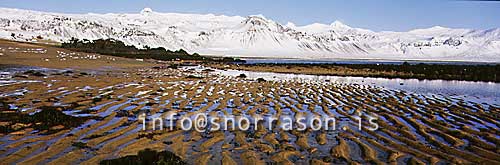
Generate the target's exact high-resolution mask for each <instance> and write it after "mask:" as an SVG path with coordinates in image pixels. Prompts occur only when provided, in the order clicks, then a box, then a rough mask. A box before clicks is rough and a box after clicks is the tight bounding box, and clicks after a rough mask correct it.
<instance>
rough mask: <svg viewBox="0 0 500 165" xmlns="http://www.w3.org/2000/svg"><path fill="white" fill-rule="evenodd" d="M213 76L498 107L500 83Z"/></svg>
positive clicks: (248, 73)
mask: <svg viewBox="0 0 500 165" xmlns="http://www.w3.org/2000/svg"><path fill="white" fill-rule="evenodd" d="M201 68H203V67H201ZM201 68H199V69H201ZM214 73H215V74H220V75H226V76H238V75H240V74H245V75H246V76H247V78H250V79H257V78H264V79H266V80H274V81H284V80H299V81H330V82H337V83H346V84H362V85H371V86H377V87H384V88H387V89H395V90H402V91H408V92H412V93H416V94H424V95H437V96H446V97H455V98H461V99H464V100H467V101H473V102H477V103H488V104H494V105H496V106H499V105H500V83H494V82H471V81H448V80H418V79H387V78H363V77H350V76H346V77H341V76H318V75H306V74H286V73H272V72H253V71H241V70H216V71H215V72H214Z"/></svg>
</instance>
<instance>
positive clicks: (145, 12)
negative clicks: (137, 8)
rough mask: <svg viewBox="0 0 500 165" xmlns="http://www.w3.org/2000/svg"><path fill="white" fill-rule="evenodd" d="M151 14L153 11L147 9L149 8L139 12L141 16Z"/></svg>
mask: <svg viewBox="0 0 500 165" xmlns="http://www.w3.org/2000/svg"><path fill="white" fill-rule="evenodd" d="M151 13H153V9H151V8H149V7H146V8H144V9H142V10H141V14H142V15H148V14H151Z"/></svg>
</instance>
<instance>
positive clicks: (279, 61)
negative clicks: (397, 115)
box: [242, 58, 498, 65]
mask: <svg viewBox="0 0 500 165" xmlns="http://www.w3.org/2000/svg"><path fill="white" fill-rule="evenodd" d="M242 60H245V61H246V62H245V63H246V64H392V65H401V64H403V63H404V62H405V61H394V60H365V59H363V60H355V59H352V60H351V59H328V60H326V59H325V60H303V59H254V58H248V59H242ZM406 62H408V63H410V64H419V63H424V64H441V65H495V64H498V63H486V62H460V61H406Z"/></svg>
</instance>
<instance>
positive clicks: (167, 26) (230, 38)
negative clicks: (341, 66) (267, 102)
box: [0, 8, 500, 62]
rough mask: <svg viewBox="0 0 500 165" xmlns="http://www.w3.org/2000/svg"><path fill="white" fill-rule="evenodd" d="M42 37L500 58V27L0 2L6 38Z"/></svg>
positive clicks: (225, 50)
mask: <svg viewBox="0 0 500 165" xmlns="http://www.w3.org/2000/svg"><path fill="white" fill-rule="evenodd" d="M12 34H14V36H12ZM37 36H41V37H43V38H45V39H51V40H54V41H57V42H64V41H67V40H69V39H70V38H72V37H75V38H80V39H99V38H115V39H118V40H121V41H124V42H125V43H127V44H131V45H135V46H137V47H142V46H145V45H148V46H150V47H159V46H162V47H165V48H167V49H173V50H177V49H181V48H182V49H185V50H186V51H188V52H198V53H201V54H211V55H220V56H240V57H269V58H309V59H329V58H367V59H393V60H403V59H406V60H407V59H416V60H418V59H420V60H464V61H488V62H500V29H490V30H471V29H450V28H445V27H439V26H436V27H432V28H428V29H416V30H412V31H409V32H373V31H370V30H367V29H360V28H352V27H350V26H347V25H345V24H343V23H341V22H339V21H335V22H334V23H332V24H330V25H326V24H319V23H315V24H311V25H306V26H296V25H295V24H293V23H287V24H286V25H281V24H279V23H277V22H275V21H273V20H270V19H267V18H265V17H264V16H262V15H252V16H248V17H240V16H224V15H212V14H207V15H199V14H177V13H158V12H154V11H153V10H152V9H150V8H145V9H143V10H142V11H141V12H140V13H135V14H113V13H110V14H93V13H89V14H62V13H48V12H37V11H29V10H19V9H8V8H0V37H1V38H6V39H16V40H31V39H33V38H35V37H37Z"/></svg>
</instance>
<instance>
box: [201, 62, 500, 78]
mask: <svg viewBox="0 0 500 165" xmlns="http://www.w3.org/2000/svg"><path fill="white" fill-rule="evenodd" d="M206 65H207V66H209V67H213V68H217V69H233V70H245V71H258V72H272V73H284V74H304V75H316V76H340V77H363V78H387V79H404V80H411V79H415V80H420V81H422V80H443V81H468V82H486V83H491V82H492V83H499V82H500V79H499V78H496V79H495V77H496V76H495V77H492V78H489V79H476V80H471V79H467V78H466V79H464V78H457V77H454V76H460V75H445V76H448V77H436V78H434V77H430V76H426V75H422V74H414V73H407V72H402V71H380V70H374V69H372V70H370V69H366V68H365V69H358V68H354V69H353V68H350V66H355V67H359V66H367V65H371V66H380V65H376V64H293V63H282V64H273V63H259V64H214V63H211V64H206ZM382 65H391V64H382ZM411 65H413V64H411ZM417 65H419V64H417ZM424 65H426V66H431V67H440V66H450V65H448V64H442V65H441V64H424ZM452 66H456V67H460V66H461V65H452ZM481 66H482V65H481ZM499 66H500V65H485V66H484V67H485V68H489V69H490V70H494V69H495V68H498V67H499ZM463 67H464V68H465V69H467V67H470V66H468V65H464V66H463ZM484 74H488V73H484ZM490 74H495V75H496V73H490Z"/></svg>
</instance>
